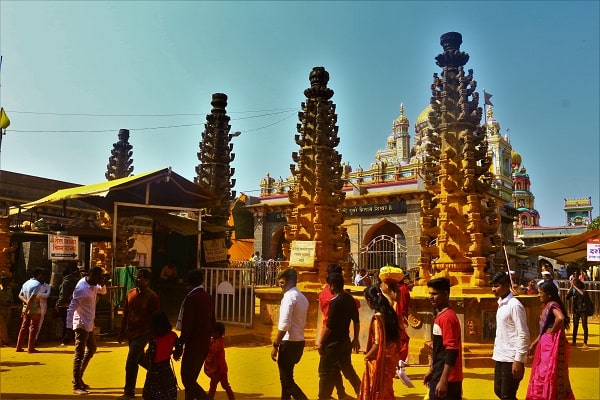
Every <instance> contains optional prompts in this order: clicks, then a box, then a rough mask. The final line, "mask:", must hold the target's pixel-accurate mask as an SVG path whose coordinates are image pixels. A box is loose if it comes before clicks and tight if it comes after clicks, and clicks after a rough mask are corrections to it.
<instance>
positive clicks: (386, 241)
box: [358, 234, 406, 271]
mask: <svg viewBox="0 0 600 400" xmlns="http://www.w3.org/2000/svg"><path fill="white" fill-rule="evenodd" d="M386 264H395V265H397V266H399V267H401V268H403V269H406V245H404V236H403V235H400V234H397V235H394V236H389V235H379V236H376V237H375V238H373V239H372V240H371V241H370V242H369V243H368V244H367V245H366V246H364V247H363V248H361V249H360V253H359V256H358V269H362V268H364V269H366V270H367V271H372V270H378V269H379V268H381V267H383V266H384V265H386Z"/></svg>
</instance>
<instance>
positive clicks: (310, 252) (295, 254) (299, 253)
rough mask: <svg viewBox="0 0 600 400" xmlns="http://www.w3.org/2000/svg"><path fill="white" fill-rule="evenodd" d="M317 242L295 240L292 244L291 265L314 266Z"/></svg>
mask: <svg viewBox="0 0 600 400" xmlns="http://www.w3.org/2000/svg"><path fill="white" fill-rule="evenodd" d="M314 264H315V242H311V241H300V240H294V241H292V245H291V254H290V267H313V266H314Z"/></svg>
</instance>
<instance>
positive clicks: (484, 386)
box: [0, 318, 600, 400]
mask: <svg viewBox="0 0 600 400" xmlns="http://www.w3.org/2000/svg"><path fill="white" fill-rule="evenodd" d="M227 329H228V332H227V333H228V336H230V337H229V339H230V342H231V343H234V344H231V345H230V346H229V347H227V350H226V351H227V361H228V364H229V381H230V383H231V386H232V388H233V391H234V392H235V394H236V398H237V399H269V400H276V399H279V398H280V386H279V374H278V371H277V365H276V363H274V362H273V361H271V359H270V353H271V347H270V346H265V345H264V344H254V343H252V340H251V339H250V340H248V339H246V338H248V337H251V336H249V335H248V332H249V331H251V330H248V329H244V328H235V327H228V328H227ZM580 329H581V328H580ZM599 333H600V332H599V323H598V319H597V318H591V323H590V337H589V341H588V344H589V349H582V348H578V347H571V359H570V377H571V385H572V387H573V391H574V393H575V397H576V398H577V400H582V399H590V400H598V399H600V336H599ZM236 336H237V337H239V338H240V339H239V340H236ZM581 336H582V333H580V339H579V341H580V342H581ZM241 342H244V343H241ZM39 349H40V350H41V351H42V353H37V354H28V353H26V352H25V353H16V352H15V349H14V348H10V347H3V348H1V349H0V364H1V367H0V399H2V400H4V399H19V400H38V399H44V400H45V399H48V400H58V399H61V400H63V399H74V398H86V399H116V398H117V397H119V396H120V395H121V394H122V392H123V384H124V382H125V358H126V356H127V346H126V345H125V344H123V345H119V344H118V343H117V342H116V341H115V339H114V338H110V337H109V338H104V339H102V338H100V340H98V352H97V353H96V355H95V357H94V358H93V359H92V361H91V363H90V366H89V368H88V370H87V371H86V373H85V381H86V383H87V384H89V385H90V386H91V389H90V394H89V395H87V396H78V395H74V394H72V390H71V371H72V362H73V346H66V347H58V346H55V345H54V344H50V343H46V344H44V343H42V344H41V345H40V346H39ZM352 360H353V364H354V366H355V368H356V370H357V372H358V373H359V375H361V376H362V372H363V370H364V364H363V354H354V355H353V359H352ZM318 364H319V355H318V353H317V351H316V350H314V349H313V348H307V349H306V350H305V352H304V356H303V358H302V360H301V361H300V363H299V364H298V365H297V367H296V372H295V376H296V381H297V382H298V384H299V385H300V387H301V388H302V389H303V390H304V392H305V393H306V394H307V396H308V397H309V398H311V399H316V398H317V392H318V381H319V378H318V374H317V367H318ZM179 365H180V364H179V363H174V366H175V371H176V373H177V377H178V380H179V382H180V385H181V379H179ZM426 371H427V367H426V366H425V365H416V366H410V367H408V368H407V373H408V375H409V377H410V378H411V379H412V380H413V382H414V384H415V387H414V388H410V389H409V388H406V387H404V386H403V385H402V383H401V382H400V381H399V380H396V381H395V385H394V389H395V394H396V398H398V399H406V400H422V399H423V397H424V395H425V393H426V388H425V387H424V386H423V383H422V381H421V380H422V378H423V375H424V374H425V372H426ZM529 372H530V369H529V368H527V369H526V372H525V379H524V381H523V382H522V383H521V386H520V388H519V392H518V398H519V399H524V398H525V393H526V388H527V382H528V381H529ZM493 377H494V371H493V369H492V368H468V369H465V370H464V382H463V390H464V396H463V397H464V399H467V400H487V399H490V400H491V399H496V397H495V396H494V390H493V386H494V382H493ZM144 379H145V371H144V370H143V369H142V368H141V369H140V374H139V376H138V384H137V390H136V393H137V394H136V398H139V399H141V393H142V387H143V384H144ZM199 382H200V384H201V385H202V386H203V387H204V388H205V389H208V382H209V379H208V378H207V377H206V375H204V372H202V373H201V375H200V378H199ZM345 386H346V389H347V390H348V393H349V394H352V389H351V387H350V385H349V384H348V383H347V382H345ZM334 396H335V391H334ZM177 398H178V400H183V398H184V397H183V391H182V390H180V391H179V393H178V397H177ZM226 398H227V396H226V395H225V392H224V391H223V390H222V389H221V388H220V387H219V388H218V389H217V394H216V397H215V399H216V400H223V399H226Z"/></svg>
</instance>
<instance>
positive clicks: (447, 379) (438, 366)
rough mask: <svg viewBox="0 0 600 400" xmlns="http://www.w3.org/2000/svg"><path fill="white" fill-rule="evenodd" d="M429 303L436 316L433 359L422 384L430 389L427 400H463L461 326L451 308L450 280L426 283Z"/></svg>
mask: <svg viewBox="0 0 600 400" xmlns="http://www.w3.org/2000/svg"><path fill="white" fill-rule="evenodd" d="M427 287H428V288H429V301H431V304H432V305H433V307H434V308H435V312H436V313H437V314H436V316H435V319H434V321H433V335H432V340H433V355H432V360H431V366H430V368H429V371H428V372H427V373H426V374H425V377H424V378H423V383H425V385H428V386H429V400H438V399H445V400H460V399H462V380H463V374H462V341H461V329H460V322H459V321H458V317H457V316H456V313H455V312H454V310H452V309H451V308H450V280H449V279H448V278H436V279H432V280H430V281H429V282H427Z"/></svg>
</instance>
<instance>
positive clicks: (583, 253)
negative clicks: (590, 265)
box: [524, 229, 600, 263]
mask: <svg viewBox="0 0 600 400" xmlns="http://www.w3.org/2000/svg"><path fill="white" fill-rule="evenodd" d="M588 239H600V229H594V230H591V231H587V232H584V233H580V234H579V235H575V236H571V237H568V238H565V239H560V240H556V241H554V242H550V243H546V244H542V245H539V246H534V247H529V248H527V249H525V250H524V251H525V252H526V253H530V254H536V255H540V256H543V257H548V258H553V259H555V260H557V261H560V262H561V263H570V262H574V261H577V260H580V259H582V258H586V257H587V241H588Z"/></svg>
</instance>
